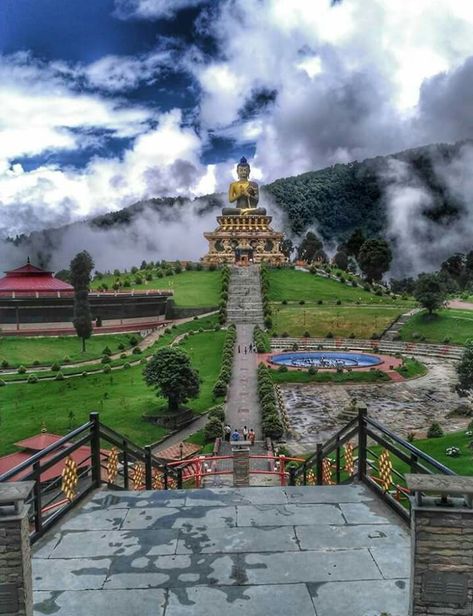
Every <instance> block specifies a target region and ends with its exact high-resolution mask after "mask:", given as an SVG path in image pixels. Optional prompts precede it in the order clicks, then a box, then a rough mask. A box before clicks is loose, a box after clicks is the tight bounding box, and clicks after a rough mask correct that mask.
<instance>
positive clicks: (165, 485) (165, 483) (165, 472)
mask: <svg viewBox="0 0 473 616" xmlns="http://www.w3.org/2000/svg"><path fill="white" fill-rule="evenodd" d="M168 475H169V469H168V465H167V464H165V465H164V469H163V488H164V489H165V490H168V489H169V485H168Z"/></svg>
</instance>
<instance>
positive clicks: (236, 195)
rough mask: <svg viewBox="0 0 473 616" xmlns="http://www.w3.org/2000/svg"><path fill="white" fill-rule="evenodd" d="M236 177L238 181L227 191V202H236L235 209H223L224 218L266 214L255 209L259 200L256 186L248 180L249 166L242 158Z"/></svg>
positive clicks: (261, 209)
mask: <svg viewBox="0 0 473 616" xmlns="http://www.w3.org/2000/svg"><path fill="white" fill-rule="evenodd" d="M237 175H238V180H237V181H236V182H232V183H231V184H230V187H229V189H228V200H229V201H230V203H235V202H236V207H226V208H223V214H224V215H226V216H245V215H248V214H251V215H264V214H266V210H265V209H264V208H258V207H256V206H257V205H258V200H259V189H258V184H257V183H256V182H252V181H251V180H250V179H249V178H250V165H249V164H248V161H247V160H246V158H245V157H244V156H242V158H241V159H240V162H239V163H238V165H237Z"/></svg>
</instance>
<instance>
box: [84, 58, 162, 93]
mask: <svg viewBox="0 0 473 616" xmlns="http://www.w3.org/2000/svg"><path fill="white" fill-rule="evenodd" d="M172 58H173V54H172V53H171V50H163V51H155V52H152V53H149V54H145V55H142V56H136V57H135V56H116V55H115V56H114V55H108V56H104V57H103V58H100V59H99V60H97V61H95V62H93V63H92V64H89V65H88V66H86V67H85V68H84V70H83V72H84V75H85V77H86V79H87V81H88V83H89V84H90V85H91V86H93V87H95V88H99V89H103V90H108V91H110V92H122V91H127V90H133V89H135V88H136V87H137V86H139V85H141V84H143V83H146V84H151V83H154V82H155V81H156V80H157V79H158V77H159V76H160V75H161V73H162V72H163V70H165V69H166V68H168V67H169V66H170V63H171V62H172Z"/></svg>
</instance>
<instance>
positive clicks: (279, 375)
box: [270, 370, 390, 383]
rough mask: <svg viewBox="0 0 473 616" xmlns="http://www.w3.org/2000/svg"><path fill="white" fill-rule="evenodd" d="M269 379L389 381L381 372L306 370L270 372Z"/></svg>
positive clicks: (305, 381)
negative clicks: (313, 372)
mask: <svg viewBox="0 0 473 616" xmlns="http://www.w3.org/2000/svg"><path fill="white" fill-rule="evenodd" d="M270 373H271V378H272V379H273V381H274V382H275V383H379V382H380V381H389V380H390V379H389V376H388V375H387V374H386V373H385V372H382V371H381V370H372V371H369V370H368V371H366V372H357V371H355V370H354V371H353V372H341V373H338V372H317V374H309V373H308V372H307V370H301V371H300V372H299V370H288V371H287V372H278V370H271V371H270Z"/></svg>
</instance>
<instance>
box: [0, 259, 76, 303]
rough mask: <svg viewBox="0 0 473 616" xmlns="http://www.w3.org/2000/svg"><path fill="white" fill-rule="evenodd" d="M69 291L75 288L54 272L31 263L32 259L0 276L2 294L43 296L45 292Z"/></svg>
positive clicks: (49, 293)
mask: <svg viewBox="0 0 473 616" xmlns="http://www.w3.org/2000/svg"><path fill="white" fill-rule="evenodd" d="M64 292H69V294H70V293H73V292H74V288H73V287H72V286H71V285H70V284H68V283H67V282H64V281H63V280H59V278H55V277H54V275H53V273H52V272H48V271H46V270H43V269H41V268H40V267H36V266H35V265H31V263H30V260H29V259H28V262H27V263H26V264H25V265H22V266H21V267H17V268H16V269H14V270H9V271H7V272H5V276H4V277H3V278H0V294H1V295H3V296H5V295H8V296H11V297H17V296H20V297H21V296H24V295H29V296H32V295H33V296H36V297H42V296H44V294H46V295H47V296H49V297H50V296H51V293H53V294H54V293H59V295H58V297H60V296H61V295H60V294H61V293H64Z"/></svg>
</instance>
